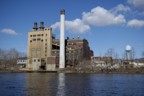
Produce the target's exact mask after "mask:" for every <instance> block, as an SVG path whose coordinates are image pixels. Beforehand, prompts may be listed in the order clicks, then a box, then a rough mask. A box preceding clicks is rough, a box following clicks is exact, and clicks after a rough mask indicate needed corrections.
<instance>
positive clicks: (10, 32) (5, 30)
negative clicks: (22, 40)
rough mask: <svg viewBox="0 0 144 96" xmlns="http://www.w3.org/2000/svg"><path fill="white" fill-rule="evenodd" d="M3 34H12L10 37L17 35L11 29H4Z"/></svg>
mask: <svg viewBox="0 0 144 96" xmlns="http://www.w3.org/2000/svg"><path fill="white" fill-rule="evenodd" d="M1 32H3V33H6V34H10V35H17V33H16V31H15V30H13V29H9V28H4V29H2V30H1Z"/></svg>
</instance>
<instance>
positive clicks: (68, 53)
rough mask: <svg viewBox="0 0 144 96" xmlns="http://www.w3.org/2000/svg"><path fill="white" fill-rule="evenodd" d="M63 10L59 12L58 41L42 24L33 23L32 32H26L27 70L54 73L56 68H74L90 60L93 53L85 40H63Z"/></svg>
mask: <svg viewBox="0 0 144 96" xmlns="http://www.w3.org/2000/svg"><path fill="white" fill-rule="evenodd" d="M64 20H65V10H61V12H60V40H58V39H56V38H55V36H54V35H53V33H52V28H45V27H44V22H40V27H38V24H37V22H35V23H34V27H33V31H32V32H28V57H27V64H26V68H27V69H28V70H47V71H54V70H56V69H58V68H65V67H71V66H75V65H76V64H79V63H81V62H82V61H83V60H90V59H91V56H93V51H92V50H91V49H90V47H89V44H88V41H87V40H86V39H81V38H80V37H77V38H71V39H70V38H66V39H65V33H64V31H65V30H64V29H65V23H64V22H65V21H64Z"/></svg>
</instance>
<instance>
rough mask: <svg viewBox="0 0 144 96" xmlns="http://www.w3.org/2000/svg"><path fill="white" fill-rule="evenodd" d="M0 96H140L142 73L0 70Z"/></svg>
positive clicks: (143, 90)
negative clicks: (6, 71)
mask: <svg viewBox="0 0 144 96" xmlns="http://www.w3.org/2000/svg"><path fill="white" fill-rule="evenodd" d="M0 96H144V74H63V73H59V74H58V73H0Z"/></svg>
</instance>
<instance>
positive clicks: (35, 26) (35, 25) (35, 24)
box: [33, 22, 38, 31]
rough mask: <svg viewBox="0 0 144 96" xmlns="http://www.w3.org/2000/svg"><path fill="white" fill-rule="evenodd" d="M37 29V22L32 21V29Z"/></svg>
mask: <svg viewBox="0 0 144 96" xmlns="http://www.w3.org/2000/svg"><path fill="white" fill-rule="evenodd" d="M37 29H38V28H37V22H34V27H33V30H34V31H37Z"/></svg>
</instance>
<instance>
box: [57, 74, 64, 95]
mask: <svg viewBox="0 0 144 96" xmlns="http://www.w3.org/2000/svg"><path fill="white" fill-rule="evenodd" d="M65 88H66V86H65V74H64V73H59V74H58V88H57V96H66V94H65Z"/></svg>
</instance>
